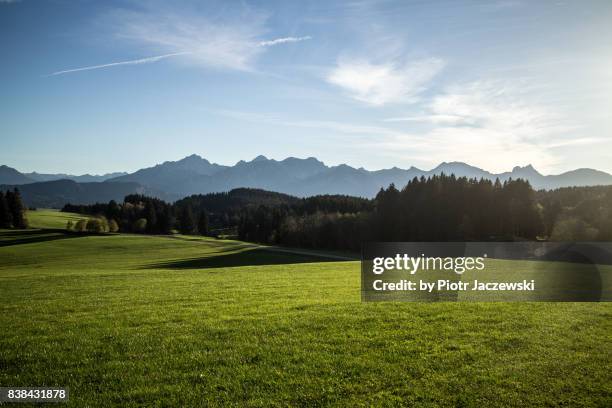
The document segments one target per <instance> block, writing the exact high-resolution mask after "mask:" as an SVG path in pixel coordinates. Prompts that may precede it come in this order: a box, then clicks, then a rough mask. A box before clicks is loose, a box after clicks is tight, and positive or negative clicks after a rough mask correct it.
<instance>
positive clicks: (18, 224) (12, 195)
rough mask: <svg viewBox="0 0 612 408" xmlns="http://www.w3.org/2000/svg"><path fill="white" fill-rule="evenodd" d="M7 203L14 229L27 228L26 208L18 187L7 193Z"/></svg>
mask: <svg viewBox="0 0 612 408" xmlns="http://www.w3.org/2000/svg"><path fill="white" fill-rule="evenodd" d="M6 201H7V204H8V207H9V211H10V214H11V219H12V224H13V228H20V229H23V228H27V227H28V220H27V218H26V215H25V206H24V205H23V201H21V194H20V193H19V189H17V187H15V189H14V190H13V191H12V192H10V191H7V194H6Z"/></svg>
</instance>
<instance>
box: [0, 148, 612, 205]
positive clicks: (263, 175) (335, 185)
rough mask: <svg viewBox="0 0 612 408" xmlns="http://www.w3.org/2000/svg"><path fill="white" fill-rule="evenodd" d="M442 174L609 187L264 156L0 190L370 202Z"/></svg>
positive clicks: (99, 197) (567, 178) (586, 177)
mask: <svg viewBox="0 0 612 408" xmlns="http://www.w3.org/2000/svg"><path fill="white" fill-rule="evenodd" d="M441 173H445V174H455V175H456V176H458V177H462V176H465V177H468V178H479V179H480V178H485V179H490V180H495V179H497V178H498V179H500V181H505V180H508V179H509V178H513V179H516V178H523V179H526V180H529V182H530V183H531V185H532V186H533V187H534V188H536V189H555V188H560V187H569V186H590V185H612V175H610V174H608V173H605V172H602V171H598V170H593V169H577V170H572V171H568V172H565V173H562V174H558V175H542V174H541V173H539V172H538V171H537V170H536V169H535V168H533V166H531V165H528V166H525V167H519V166H517V167H515V168H514V169H512V171H509V172H504V173H498V174H495V173H491V172H488V171H486V170H483V169H480V168H478V167H474V166H470V165H468V164H466V163H461V162H448V163H447V162H444V163H441V164H440V165H438V166H437V167H435V168H433V169H431V170H422V169H418V168H416V167H410V168H409V169H400V168H397V167H393V168H390V169H383V170H376V171H368V170H365V169H363V168H354V167H351V166H348V165H346V164H341V165H339V166H327V165H325V164H324V163H323V162H321V161H320V160H317V159H316V158H314V157H309V158H306V159H299V158H295V157H289V158H287V159H284V160H274V159H268V158H266V157H265V156H257V157H256V158H255V159H253V160H251V161H243V160H241V161H239V162H238V163H236V164H235V165H234V166H224V165H220V164H216V163H211V162H209V161H208V160H206V159H204V158H202V157H200V156H198V155H195V154H193V155H191V156H188V157H185V158H183V159H181V160H178V161H167V162H164V163H162V164H158V165H156V166H153V167H148V168H144V169H140V170H138V171H136V172H133V173H129V174H128V173H110V174H105V175H100V176H96V175H93V176H92V175H89V174H86V175H82V176H73V175H67V174H40V173H36V172H34V173H20V172H19V171H17V170H15V169H13V168H11V167H7V166H0V185H3V186H1V188H8V187H10V186H13V185H21V187H20V189H21V191H22V194H23V196H24V200H26V203H28V205H34V206H43V205H47V204H48V203H51V202H52V203H53V206H58V205H60V204H61V203H62V202H68V201H70V202H71V203H73V204H85V203H91V202H94V201H108V200H110V199H115V200H122V199H123V195H125V194H130V193H141V194H150V195H155V196H157V197H159V198H162V199H166V200H177V199H180V198H182V197H185V196H188V195H191V194H205V193H211V192H220V191H229V190H232V189H234V188H239V187H253V188H260V189H265V190H270V191H276V192H282V193H286V194H291V195H295V196H299V197H305V196H311V195H317V194H347V195H353V196H362V197H373V196H374V195H376V193H377V192H378V190H380V188H381V187H386V186H388V185H389V184H391V183H394V184H395V185H396V186H398V187H399V188H401V187H402V186H403V185H405V184H406V183H407V182H408V181H409V180H411V179H412V178H414V177H421V176H423V177H429V176H432V175H435V174H441ZM58 181H62V183H58ZM26 186H28V187H26ZM53 191H55V193H54V194H53V195H52V196H53V197H52V199H49V200H46V199H45V197H48V196H49V194H50V193H52V192H53ZM97 192H103V193H100V194H98V193H97ZM109 197H110V198H109ZM103 198H104V200H103ZM92 200H93V201H92Z"/></svg>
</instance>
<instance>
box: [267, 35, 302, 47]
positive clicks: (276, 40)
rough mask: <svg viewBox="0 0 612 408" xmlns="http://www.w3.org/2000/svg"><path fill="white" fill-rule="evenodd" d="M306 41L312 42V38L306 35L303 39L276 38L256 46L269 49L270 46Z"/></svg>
mask: <svg viewBox="0 0 612 408" xmlns="http://www.w3.org/2000/svg"><path fill="white" fill-rule="evenodd" d="M306 40H312V37H311V36H309V35H307V36H305V37H284V38H277V39H275V40H268V41H262V42H260V43H259V44H257V45H259V46H260V47H269V46H270V45H276V44H283V43H290V42H300V41H306Z"/></svg>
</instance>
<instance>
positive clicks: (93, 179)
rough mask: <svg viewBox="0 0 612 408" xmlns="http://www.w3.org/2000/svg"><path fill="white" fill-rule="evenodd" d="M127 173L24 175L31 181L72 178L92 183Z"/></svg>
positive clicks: (35, 173)
mask: <svg viewBox="0 0 612 408" xmlns="http://www.w3.org/2000/svg"><path fill="white" fill-rule="evenodd" d="M126 174H127V173H125V172H115V173H107V174H100V175H98V174H83V175H81V176H75V175H73V174H64V173H58V174H46V173H37V172H33V173H24V175H25V176H27V177H28V178H30V179H32V180H33V181H53V180H72V181H76V182H77V183H93V182H100V181H105V180H108V179H112V178H115V177H120V176H124V175H126Z"/></svg>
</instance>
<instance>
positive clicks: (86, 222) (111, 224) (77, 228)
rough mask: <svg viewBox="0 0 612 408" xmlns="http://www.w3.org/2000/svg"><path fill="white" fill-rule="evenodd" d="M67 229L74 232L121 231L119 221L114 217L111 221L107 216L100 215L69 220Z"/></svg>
mask: <svg viewBox="0 0 612 408" xmlns="http://www.w3.org/2000/svg"><path fill="white" fill-rule="evenodd" d="M66 229H67V230H68V231H74V232H90V233H95V234H100V233H104V232H117V231H119V226H118V225H117V221H115V220H113V219H111V220H110V221H109V220H107V219H106V217H102V216H99V217H95V218H88V219H80V220H78V221H77V222H76V223H73V222H72V221H68V223H67V224H66Z"/></svg>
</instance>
